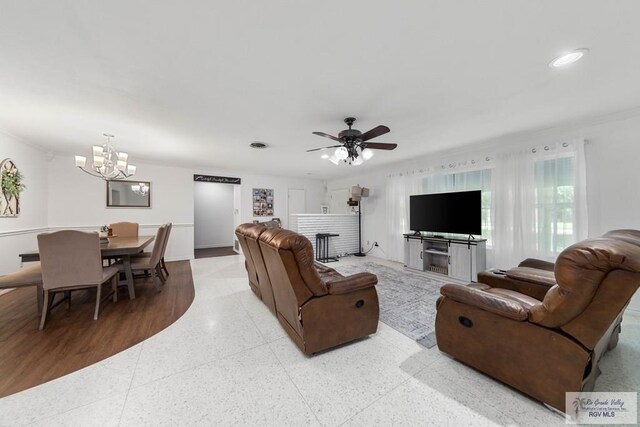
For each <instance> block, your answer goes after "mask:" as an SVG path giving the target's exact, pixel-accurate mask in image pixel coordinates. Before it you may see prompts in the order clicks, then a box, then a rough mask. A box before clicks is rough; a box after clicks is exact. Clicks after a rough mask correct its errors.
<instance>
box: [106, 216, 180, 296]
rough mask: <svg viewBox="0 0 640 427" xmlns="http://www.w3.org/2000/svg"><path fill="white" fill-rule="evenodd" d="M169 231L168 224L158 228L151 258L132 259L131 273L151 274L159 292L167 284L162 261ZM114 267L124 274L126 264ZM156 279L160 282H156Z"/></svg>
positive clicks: (138, 257) (120, 263) (118, 264)
mask: <svg viewBox="0 0 640 427" xmlns="http://www.w3.org/2000/svg"><path fill="white" fill-rule="evenodd" d="M168 229H169V225H168V224H163V225H162V226H160V228H158V232H157V233H156V238H155V242H156V243H155V244H154V245H153V250H152V251H151V255H150V256H137V257H132V258H131V271H133V272H134V273H135V272H137V271H143V272H147V271H149V272H151V279H152V280H153V282H154V284H155V286H156V289H157V290H158V291H160V290H161V285H162V284H164V282H165V278H164V276H163V275H162V271H161V269H160V268H161V267H160V259H161V258H162V254H163V253H164V247H165V245H166V242H165V236H166V234H167V230H168ZM114 267H117V268H118V269H119V270H120V271H122V272H123V271H125V268H124V264H123V263H122V262H118V263H116V264H114ZM156 278H157V279H158V280H156Z"/></svg>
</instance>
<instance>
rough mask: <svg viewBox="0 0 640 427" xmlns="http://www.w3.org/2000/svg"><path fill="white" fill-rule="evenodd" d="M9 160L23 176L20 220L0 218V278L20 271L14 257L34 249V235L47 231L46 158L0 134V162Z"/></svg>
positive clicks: (40, 153) (41, 153)
mask: <svg viewBox="0 0 640 427" xmlns="http://www.w3.org/2000/svg"><path fill="white" fill-rule="evenodd" d="M6 158H11V159H12V160H13V161H14V163H15V164H16V166H17V167H18V170H20V172H21V173H22V175H23V176H24V182H25V184H26V186H27V188H26V190H25V191H24V192H23V193H22V194H21V195H20V216H19V217H17V218H0V274H6V273H10V272H12V271H15V270H17V269H18V268H19V267H20V259H19V258H18V254H19V253H20V252H25V251H28V250H33V249H35V248H36V247H37V242H36V235H37V233H38V232H41V231H43V230H46V227H47V154H46V153H45V152H44V151H43V150H41V149H39V148H37V147H33V146H31V145H28V144H27V143H26V142H25V141H22V140H20V139H18V138H15V137H13V136H11V135H8V134H5V133H2V132H0V161H2V160H4V159H6Z"/></svg>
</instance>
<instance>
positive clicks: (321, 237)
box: [316, 233, 339, 262]
mask: <svg viewBox="0 0 640 427" xmlns="http://www.w3.org/2000/svg"><path fill="white" fill-rule="evenodd" d="M338 236H339V234H332V233H318V234H316V261H320V262H336V261H338V258H336V257H330V256H329V238H330V237H338Z"/></svg>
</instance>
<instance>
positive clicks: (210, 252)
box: [194, 246, 238, 259]
mask: <svg viewBox="0 0 640 427" xmlns="http://www.w3.org/2000/svg"><path fill="white" fill-rule="evenodd" d="M194 255H195V258H196V259H198V258H213V257H217V256H229V255H238V253H237V252H236V251H234V250H233V246H224V247H221V248H204V249H195V250H194Z"/></svg>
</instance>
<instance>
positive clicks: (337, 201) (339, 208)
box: [329, 188, 349, 214]
mask: <svg viewBox="0 0 640 427" xmlns="http://www.w3.org/2000/svg"><path fill="white" fill-rule="evenodd" d="M348 200H349V190H347V189H346V188H340V189H337V190H331V200H330V202H329V205H330V206H329V212H330V213H332V214H347V213H349V206H348V205H347V201H348Z"/></svg>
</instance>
